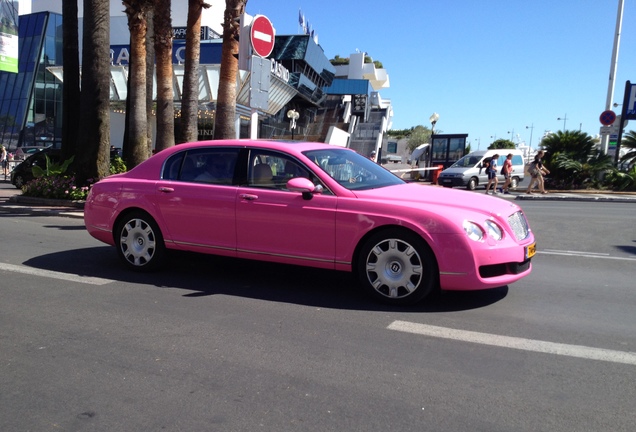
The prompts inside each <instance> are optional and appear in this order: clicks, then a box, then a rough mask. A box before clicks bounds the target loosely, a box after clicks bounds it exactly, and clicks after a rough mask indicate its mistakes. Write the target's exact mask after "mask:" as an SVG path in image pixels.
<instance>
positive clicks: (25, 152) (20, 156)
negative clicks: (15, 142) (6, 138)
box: [13, 145, 51, 160]
mask: <svg viewBox="0 0 636 432" xmlns="http://www.w3.org/2000/svg"><path fill="white" fill-rule="evenodd" d="M49 147H51V146H50V145H48V146H41V145H38V146H22V147H18V148H17V149H16V151H15V155H14V156H13V157H14V159H15V160H24V159H26V158H28V157H29V156H30V155H32V154H33V153H37V152H39V151H42V150H44V149H47V148H49Z"/></svg>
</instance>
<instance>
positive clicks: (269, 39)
mask: <svg viewBox="0 0 636 432" xmlns="http://www.w3.org/2000/svg"><path fill="white" fill-rule="evenodd" d="M250 39H251V41H252V48H253V49H254V53H255V54H256V55H259V56H261V57H267V56H268V55H270V54H271V53H272V50H273V49H274V26H273V25H272V22H271V21H270V20H269V18H267V17H266V16H264V15H256V16H255V17H254V20H253V21H252V29H251V30H250Z"/></svg>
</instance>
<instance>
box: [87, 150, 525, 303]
mask: <svg viewBox="0 0 636 432" xmlns="http://www.w3.org/2000/svg"><path fill="white" fill-rule="evenodd" d="M84 219H85V223H86V228H87V229H88V232H89V233H90V234H91V235H92V236H93V237H95V238H96V239H98V240H101V241H103V242H105V243H108V244H110V245H114V246H115V247H116V249H117V253H118V254H119V256H120V257H121V259H122V260H123V262H124V263H126V265H128V266H129V267H130V268H132V269H135V270H151V269H156V268H160V267H161V262H162V260H163V259H164V257H165V255H166V251H167V249H174V250H184V251H194V252H201V253H207V254H216V255H225V256H231V257H239V258H249V259H255V260H262V261H271V262H278V263H286V264H296V265H303V266H311V267H320V268H326V269H335V270H341V271H351V272H354V274H355V275H357V277H358V279H359V281H360V284H361V286H362V287H363V288H364V289H365V290H366V291H367V292H368V293H369V294H371V295H372V296H374V297H375V298H377V299H380V300H382V301H385V302H388V303H392V304H413V303H416V302H418V301H420V300H422V299H423V298H424V297H426V296H427V295H428V294H430V293H431V292H433V291H434V290H437V289H442V290H479V289H486V288H494V287H499V286H503V285H506V284H510V283H512V282H515V281H517V280H519V279H520V278H522V277H524V276H527V275H528V274H529V273H530V271H531V269H532V265H531V263H530V259H531V257H532V256H533V255H534V253H535V241H534V235H533V233H532V231H531V230H530V228H529V226H528V221H527V220H526V217H525V215H524V213H523V211H522V210H521V209H520V208H519V207H518V206H517V205H516V204H514V203H511V202H509V201H506V200H503V199H499V198H496V197H489V196H485V195H477V194H475V193H471V192H467V191H461V190H453V189H447V188H441V187H434V186H425V185H418V184H414V183H406V182H404V181H403V180H401V179H400V178H398V177H396V176H395V175H393V174H392V173H390V172H389V171H387V170H385V169H384V168H382V167H381V166H379V165H377V164H375V163H373V162H372V161H371V160H369V159H367V158H366V157H364V156H361V155H359V154H358V153H356V152H354V151H352V150H350V149H346V148H341V147H335V146H331V145H327V144H319V143H300V142H276V141H259V140H228V141H207V142H197V143H190V144H181V145H178V146H175V147H171V148H170V149H167V150H163V151H161V152H160V153H158V154H156V155H154V156H152V157H151V158H150V159H148V160H146V161H145V162H143V163H142V164H140V165H139V166H137V167H136V168H134V169H132V170H130V171H129V172H127V173H125V174H118V175H113V176H110V177H107V178H105V179H104V180H102V181H100V182H98V183H96V184H95V185H94V186H93V188H92V190H91V192H90V194H89V196H88V199H87V201H86V206H85V211H84Z"/></svg>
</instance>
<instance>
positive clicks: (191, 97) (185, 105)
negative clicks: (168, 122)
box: [179, 0, 210, 142]
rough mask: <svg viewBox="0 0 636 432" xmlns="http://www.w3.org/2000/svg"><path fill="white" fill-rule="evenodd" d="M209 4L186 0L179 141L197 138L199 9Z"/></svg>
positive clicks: (199, 44) (197, 0) (199, 51)
mask: <svg viewBox="0 0 636 432" xmlns="http://www.w3.org/2000/svg"><path fill="white" fill-rule="evenodd" d="M209 7H210V5H209V4H207V3H205V2H203V0H188V24H187V29H186V52H185V65H184V74H183V94H182V96H181V136H180V137H179V142H188V141H196V140H197V139H198V128H197V122H198V113H199V57H200V54H201V11H202V10H203V8H209Z"/></svg>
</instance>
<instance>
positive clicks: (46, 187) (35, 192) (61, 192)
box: [22, 175, 90, 200]
mask: <svg viewBox="0 0 636 432" xmlns="http://www.w3.org/2000/svg"><path fill="white" fill-rule="evenodd" d="M89 190H90V185H89V186H82V187H78V186H76V185H75V177H73V176H63V175H52V176H44V177H37V178H35V179H33V180H31V181H30V182H28V183H27V184H26V185H24V186H23V187H22V194H23V195H24V196H31V197H39V198H56V199H66V200H84V199H86V196H87V195H88V191H89Z"/></svg>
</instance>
